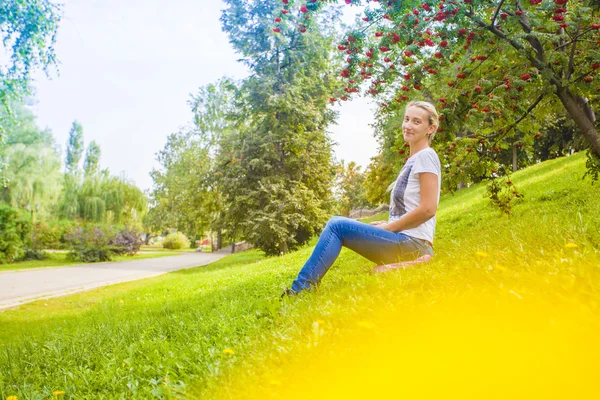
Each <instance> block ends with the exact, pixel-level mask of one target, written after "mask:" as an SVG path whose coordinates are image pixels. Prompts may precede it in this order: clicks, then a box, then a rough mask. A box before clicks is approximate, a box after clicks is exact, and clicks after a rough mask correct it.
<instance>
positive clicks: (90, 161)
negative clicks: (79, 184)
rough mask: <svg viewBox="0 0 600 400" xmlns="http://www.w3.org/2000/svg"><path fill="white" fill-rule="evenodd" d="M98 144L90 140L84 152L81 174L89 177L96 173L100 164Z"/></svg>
mask: <svg viewBox="0 0 600 400" xmlns="http://www.w3.org/2000/svg"><path fill="white" fill-rule="evenodd" d="M100 154H101V151H100V146H99V145H98V143H96V142H95V141H91V142H90V144H89V145H88V148H87V151H86V153H85V160H84V162H83V174H84V176H85V177H86V178H87V177H91V176H94V175H96V174H97V173H98V170H99V164H100Z"/></svg>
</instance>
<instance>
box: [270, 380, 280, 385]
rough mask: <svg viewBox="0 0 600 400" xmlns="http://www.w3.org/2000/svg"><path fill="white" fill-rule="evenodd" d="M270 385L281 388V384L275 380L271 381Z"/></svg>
mask: <svg viewBox="0 0 600 400" xmlns="http://www.w3.org/2000/svg"><path fill="white" fill-rule="evenodd" d="M270 383H271V385H273V386H281V382H279V381H278V380H277V379H271V382H270Z"/></svg>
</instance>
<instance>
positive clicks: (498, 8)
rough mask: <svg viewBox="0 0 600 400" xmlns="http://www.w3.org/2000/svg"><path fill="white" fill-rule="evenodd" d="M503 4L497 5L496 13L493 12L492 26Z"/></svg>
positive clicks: (502, 2)
mask: <svg viewBox="0 0 600 400" xmlns="http://www.w3.org/2000/svg"><path fill="white" fill-rule="evenodd" d="M503 4H504V0H502V1H501V2H500V3H498V7H496V11H495V12H494V17H493V18H492V26H494V25H496V18H498V13H499V12H500V8H502V5H503Z"/></svg>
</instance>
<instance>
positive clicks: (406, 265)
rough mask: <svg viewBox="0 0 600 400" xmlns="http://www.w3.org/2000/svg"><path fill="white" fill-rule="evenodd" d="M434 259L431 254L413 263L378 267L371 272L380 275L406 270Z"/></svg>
mask: <svg viewBox="0 0 600 400" xmlns="http://www.w3.org/2000/svg"><path fill="white" fill-rule="evenodd" d="M432 258H433V257H432V256H430V255H429V254H426V255H424V256H422V257H419V258H417V259H416V260H412V261H404V262H399V263H395V264H384V265H378V266H376V267H375V268H373V269H372V270H371V272H372V273H374V274H378V273H381V272H388V271H392V270H394V269H399V268H406V267H410V266H412V265H415V264H420V263H426V262H429V261H431V259H432Z"/></svg>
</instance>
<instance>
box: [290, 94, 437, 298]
mask: <svg viewBox="0 0 600 400" xmlns="http://www.w3.org/2000/svg"><path fill="white" fill-rule="evenodd" d="M438 121H439V117H438V114H437V111H436V110H435V107H434V106H433V105H432V104H430V103H428V102H425V101H413V102H410V103H409V104H408V105H407V106H406V110H405V115H404V122H403V123H402V133H403V135H404V140H405V141H406V143H408V145H409V146H410V157H409V158H408V161H407V162H406V163H405V164H404V167H402V170H401V171H400V174H399V175H398V178H397V179H396V182H395V183H394V184H393V189H392V192H391V200H390V217H389V220H388V221H387V222H385V221H377V222H372V223H371V224H366V223H363V222H358V221H355V220H353V219H350V218H345V217H333V218H331V219H330V220H329V222H327V225H326V226H325V229H324V230H323V232H322V233H321V236H320V237H319V241H318V242H317V245H316V247H315V249H314V250H313V253H312V255H311V256H310V258H309V259H308V261H306V263H305V264H304V266H303V267H302V270H300V273H299V274H298V277H297V278H296V280H295V281H294V282H293V284H292V288H291V289H286V291H285V292H284V295H294V294H297V293H299V292H301V291H302V290H306V289H311V288H313V287H315V286H317V285H318V284H319V282H320V281H321V279H322V278H323V276H324V275H325V273H327V270H329V267H331V265H332V264H333V262H334V261H335V259H336V258H337V256H338V255H339V254H340V251H341V249H342V246H345V247H347V248H349V249H352V250H354V251H355V252H357V253H358V254H360V255H361V256H363V257H365V258H367V259H369V260H371V261H373V262H375V263H377V264H379V266H377V267H375V268H374V269H373V272H384V271H388V270H391V269H394V268H398V267H404V266H407V265H411V264H414V263H416V262H425V261H428V260H429V259H431V257H432V256H433V245H432V243H433V234H434V232H435V212H436V210H437V206H438V203H439V198H440V185H441V167H440V160H439V158H438V156H437V154H436V152H435V151H434V150H433V149H432V148H431V147H429V145H430V143H431V141H432V140H433V137H434V135H435V132H436V130H437V128H438V125H439V122H438Z"/></svg>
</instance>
